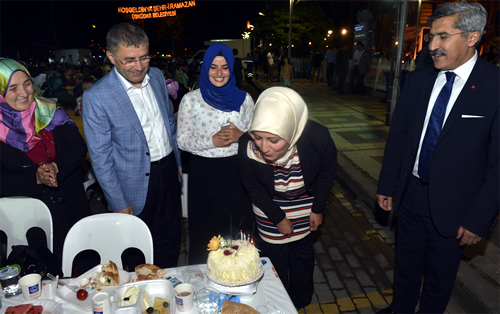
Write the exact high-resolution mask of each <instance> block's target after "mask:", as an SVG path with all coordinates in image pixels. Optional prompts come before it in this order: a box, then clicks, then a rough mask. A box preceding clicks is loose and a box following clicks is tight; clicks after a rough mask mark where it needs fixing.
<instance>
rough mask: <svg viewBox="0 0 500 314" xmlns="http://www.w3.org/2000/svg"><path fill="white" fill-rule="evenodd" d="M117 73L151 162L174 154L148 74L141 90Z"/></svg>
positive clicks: (114, 69)
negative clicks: (142, 135)
mask: <svg viewBox="0 0 500 314" xmlns="http://www.w3.org/2000/svg"><path fill="white" fill-rule="evenodd" d="M113 71H116V67H115V68H113ZM116 72H117V74H118V77H119V78H120V81H121V82H122V84H123V87H125V90H126V91H127V95H128V97H129V98H130V101H131V102H132V105H133V106H134V110H135V113H136V114H137V117H138V118H139V121H140V122H141V126H142V130H143V131H144V136H145V137H146V140H147V141H148V147H149V153H150V156H149V157H150V158H151V162H155V161H158V160H160V159H162V158H163V157H166V156H168V155H169V154H170V153H171V152H172V146H171V144H170V141H169V139H168V134H167V129H166V128H165V123H164V121H163V118H162V115H161V112H160V108H159V106H158V102H157V101H156V98H155V95H154V93H153V89H152V88H151V85H150V84H149V75H148V74H146V76H145V77H144V80H143V81H142V86H141V88H138V87H135V86H134V85H132V84H131V83H130V82H129V81H127V80H126V79H125V78H124V77H123V76H122V75H121V74H120V73H119V72H118V71H116Z"/></svg>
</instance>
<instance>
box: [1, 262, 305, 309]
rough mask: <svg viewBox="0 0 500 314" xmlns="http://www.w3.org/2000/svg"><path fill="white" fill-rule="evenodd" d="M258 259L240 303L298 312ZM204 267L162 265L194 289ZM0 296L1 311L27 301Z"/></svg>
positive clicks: (65, 304) (271, 271)
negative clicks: (259, 268)
mask: <svg viewBox="0 0 500 314" xmlns="http://www.w3.org/2000/svg"><path fill="white" fill-rule="evenodd" d="M261 259H262V260H264V261H265V265H264V276H263V277H262V279H260V280H259V282H258V285H257V292H256V293H255V294H253V295H251V296H250V295H247V296H241V303H245V304H248V305H250V306H252V307H253V308H254V309H256V310H257V311H258V312H259V313H272V312H274V311H276V310H279V311H281V312H282V313H286V314H292V313H297V310H295V307H294V306H293V303H292V300H291V299H290V297H289V296H288V294H287V292H286V290H285V287H284V286H283V284H282V283H281V280H280V279H279V278H278V275H277V273H276V271H275V270H274V267H273V265H272V263H271V261H270V260H269V259H268V258H267V257H263V258H261ZM206 267H207V265H205V264H203V265H194V266H183V267H176V268H167V269H165V272H166V274H165V277H168V276H174V277H176V278H178V279H180V280H181V281H183V282H190V283H192V284H193V285H194V286H195V289H196V290H198V289H199V288H201V287H202V286H203V285H204V284H205V283H206V280H207V278H206V274H205V272H206ZM131 275H132V278H133V279H132V280H134V279H136V278H137V276H136V275H135V273H133V274H131ZM0 298H1V300H2V307H1V308H0V313H4V312H5V310H6V309H7V307H8V306H11V305H18V304H22V303H29V302H25V301H24V299H23V297H22V295H19V296H16V297H14V298H10V299H6V298H5V297H4V295H3V292H1V291H0ZM56 301H58V302H59V303H60V304H61V305H62V307H63V309H64V313H92V312H91V311H88V312H85V311H82V310H80V309H77V308H76V307H74V306H73V305H71V304H70V303H68V302H66V301H64V300H61V299H59V298H57V297H56ZM173 304H175V301H173ZM173 308H175V306H173ZM197 312H198V311H197V310H193V311H192V312H190V313H188V312H183V313H182V314H196V313H197ZM176 313H177V314H179V313H181V312H179V311H176Z"/></svg>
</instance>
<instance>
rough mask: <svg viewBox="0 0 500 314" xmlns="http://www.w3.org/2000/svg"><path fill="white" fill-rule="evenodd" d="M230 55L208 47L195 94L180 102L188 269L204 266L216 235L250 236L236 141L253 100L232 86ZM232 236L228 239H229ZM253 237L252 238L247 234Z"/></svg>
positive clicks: (224, 49) (246, 124)
mask: <svg viewBox="0 0 500 314" xmlns="http://www.w3.org/2000/svg"><path fill="white" fill-rule="evenodd" d="M233 66H234V54H233V51H232V50H231V48H229V47H228V46H227V45H224V44H221V43H215V44H212V45H211V46H210V47H208V49H207V51H206V52H205V56H204V58H203V64H202V67H201V72H200V81H199V89H197V90H194V91H191V92H189V93H187V94H186V95H185V96H184V97H183V98H182V101H181V104H180V107H179V112H178V119H177V144H178V145H179V148H180V149H182V150H184V151H187V152H190V153H191V154H192V157H191V162H190V164H189V181H188V216H189V219H188V221H189V264H202V263H206V260H207V256H208V251H207V244H208V242H209V240H210V238H212V236H217V235H218V234H220V235H222V236H224V237H231V236H232V237H233V238H234V235H235V234H236V233H239V231H240V230H242V231H243V232H245V233H251V229H252V227H253V219H254V218H253V214H252V204H251V202H250V198H249V197H248V195H247V194H246V192H245V190H244V189H243V186H242V184H241V181H240V177H239V172H238V160H237V156H236V155H237V153H238V139H239V138H240V136H241V135H242V134H243V133H244V132H246V131H247V130H248V128H249V127H250V123H251V122H252V118H253V112H254V107H255V104H254V102H253V100H252V97H250V95H249V94H248V93H246V92H245V91H242V90H240V89H239V88H237V87H236V79H235V77H234V75H233ZM231 231H232V234H230V233H231ZM251 234H253V233H251Z"/></svg>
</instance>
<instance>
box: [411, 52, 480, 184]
mask: <svg viewBox="0 0 500 314" xmlns="http://www.w3.org/2000/svg"><path fill="white" fill-rule="evenodd" d="M476 60H477V51H476V52H475V54H474V56H473V57H472V58H471V59H470V60H469V61H467V62H465V63H464V64H462V65H461V66H459V67H458V68H456V69H455V70H453V71H451V72H455V74H456V75H457V76H456V77H455V81H454V82H453V89H452V90H451V96H450V100H449V101H448V105H447V107H446V112H445V115H444V120H443V125H442V127H443V126H444V124H445V123H446V119H447V118H448V115H449V114H450V112H451V109H453V106H454V105H455V101H456V100H457V98H458V95H460V92H462V89H463V88H464V86H465V83H466V82H467V80H468V79H469V75H470V73H471V72H472V69H473V68H474V65H475V64H476ZM446 72H449V71H441V72H439V74H438V76H437V78H436V81H435V82H434V87H433V88H432V93H431V97H430V98H429V104H428V106H427V113H426V114H425V120H424V127H423V129H422V134H421V135H420V143H419V145H418V152H417V158H416V160H415V164H414V165H413V175H414V176H416V177H419V175H418V160H419V159H420V150H421V149H422V142H423V141H424V137H425V132H426V131H427V124H428V123H429V119H430V117H431V113H432V109H433V108H434V103H435V102H436V99H437V97H438V95H439V93H440V92H441V89H442V88H443V86H444V84H446V74H445V73H446ZM442 127H441V128H442ZM419 178H420V177H419Z"/></svg>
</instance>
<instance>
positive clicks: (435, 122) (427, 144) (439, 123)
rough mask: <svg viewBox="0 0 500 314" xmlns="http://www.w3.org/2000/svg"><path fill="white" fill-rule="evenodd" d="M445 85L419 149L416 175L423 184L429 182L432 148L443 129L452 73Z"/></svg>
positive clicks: (449, 74)
mask: <svg viewBox="0 0 500 314" xmlns="http://www.w3.org/2000/svg"><path fill="white" fill-rule="evenodd" d="M445 74H446V84H444V86H443V88H442V89H441V91H440V92H439V95H438V97H437V99H436V103H435V104H434V108H432V113H431V117H430V119H429V123H428V124H427V130H426V131H425V137H424V141H423V142H422V148H421V149H420V159H419V160H418V175H419V177H420V179H421V180H422V182H423V183H426V182H427V181H429V166H430V162H431V155H432V151H433V150H434V146H436V142H437V139H438V138H439V134H440V133H441V129H442V127H443V121H444V114H445V113H446V107H447V106H448V101H450V96H451V90H452V89H453V82H454V81H455V76H457V75H456V74H455V73H453V72H446V73H445Z"/></svg>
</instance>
